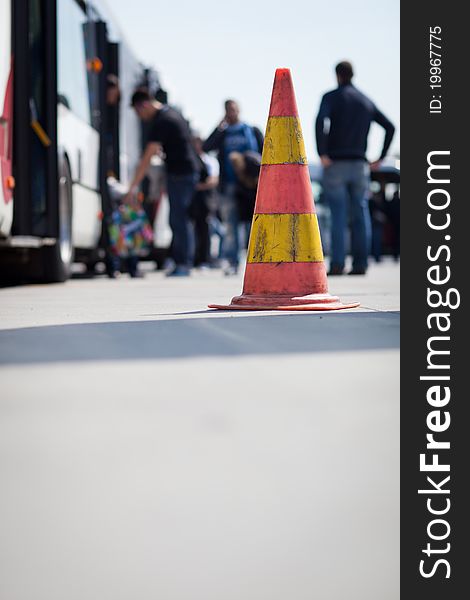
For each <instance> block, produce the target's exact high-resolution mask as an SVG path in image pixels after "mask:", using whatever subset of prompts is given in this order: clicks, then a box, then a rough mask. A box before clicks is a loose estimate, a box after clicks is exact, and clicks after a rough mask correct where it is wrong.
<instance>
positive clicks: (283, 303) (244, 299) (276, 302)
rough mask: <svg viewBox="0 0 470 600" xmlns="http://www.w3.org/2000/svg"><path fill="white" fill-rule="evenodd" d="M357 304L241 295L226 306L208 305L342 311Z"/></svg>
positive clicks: (312, 296)
mask: <svg viewBox="0 0 470 600" xmlns="http://www.w3.org/2000/svg"><path fill="white" fill-rule="evenodd" d="M358 306H359V302H352V303H349V304H343V303H342V302H341V301H340V299H339V298H338V297H337V296H330V294H310V295H308V296H286V295H273V296H254V295H251V294H250V295H246V294H245V295H242V296H235V298H232V302H231V303H230V304H228V305H222V304H209V308H217V309H219V310H311V311H313V310H319V311H320V310H343V309H346V308H357V307H358Z"/></svg>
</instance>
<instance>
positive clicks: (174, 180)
mask: <svg viewBox="0 0 470 600" xmlns="http://www.w3.org/2000/svg"><path fill="white" fill-rule="evenodd" d="M131 105H132V107H133V108H134V110H135V112H136V113H137V115H138V117H139V118H140V119H141V120H142V121H145V122H147V123H148V124H149V134H148V139H147V145H146V147H145V150H144V153H143V155H142V158H141V159H140V162H139V165H138V167H137V169H136V173H135V175H134V178H133V180H132V183H131V185H130V190H129V192H128V196H131V195H132V194H133V193H135V192H136V191H137V189H138V186H139V184H140V182H141V181H142V179H143V178H144V177H145V175H146V173H147V170H148V168H149V165H150V161H151V158H152V156H153V155H154V154H157V153H158V152H159V149H160V148H163V152H164V155H165V165H166V174H167V190H168V199H169V202H170V227H171V230H172V232H173V242H172V246H171V248H172V254H173V259H174V261H175V267H174V269H173V270H172V271H170V272H169V273H168V276H170V277H172V276H173V277H183V276H187V275H189V274H190V261H191V256H190V254H191V231H190V222H189V214H188V210H189V206H190V204H191V199H192V197H193V193H194V187H195V185H196V181H197V162H196V156H195V152H194V150H193V147H192V144H191V135H190V131H189V127H188V124H187V123H186V121H185V120H184V119H183V117H182V116H181V115H180V114H179V113H178V112H177V111H176V110H174V109H173V108H170V107H169V106H168V105H166V104H162V103H161V102H158V101H157V100H155V99H154V98H152V97H151V96H150V94H149V93H148V92H147V91H145V90H137V91H136V92H135V93H134V95H133V96H132V100H131Z"/></svg>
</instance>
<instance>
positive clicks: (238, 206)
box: [124, 89, 263, 277]
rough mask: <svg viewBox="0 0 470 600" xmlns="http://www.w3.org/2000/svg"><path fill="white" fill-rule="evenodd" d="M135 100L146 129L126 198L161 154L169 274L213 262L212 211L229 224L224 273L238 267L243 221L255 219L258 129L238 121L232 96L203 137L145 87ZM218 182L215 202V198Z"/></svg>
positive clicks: (260, 141)
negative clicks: (170, 237)
mask: <svg viewBox="0 0 470 600" xmlns="http://www.w3.org/2000/svg"><path fill="white" fill-rule="evenodd" d="M131 104H132V106H133V108H134V110H135V112H136V113H137V115H138V116H139V118H140V119H141V120H142V121H144V122H145V123H147V130H148V135H147V141H146V145H145V149H144V152H143V154H142V157H141V159H140V162H139V164H138V166H137V169H136V172H135V175H134V177H133V179H132V181H131V184H130V187H129V191H128V193H127V195H126V197H125V198H124V202H126V201H131V200H132V198H133V197H134V196H135V195H136V194H137V193H138V190H139V186H140V184H141V182H142V180H143V179H144V178H145V176H146V174H147V171H148V169H149V166H150V163H151V160H152V157H153V156H154V155H155V154H160V155H162V156H163V157H164V161H165V166H166V189H167V193H168V199H169V204H170V227H171V230H172V233H173V240H172V244H171V258H172V259H173V261H174V266H173V268H172V269H171V270H170V271H169V272H168V273H167V275H168V276H170V277H184V276H188V275H189V274H190V269H191V267H192V266H205V265H207V266H210V263H211V249H210V237H211V235H210V234H211V221H210V218H209V217H210V216H211V215H213V216H214V217H220V219H221V221H222V224H223V228H224V235H223V236H222V239H221V248H220V254H221V258H222V260H223V261H224V267H225V273H226V274H232V273H236V272H237V269H238V256H239V229H240V228H239V225H240V223H241V222H245V223H247V224H249V223H250V222H251V216H252V214H253V209H254V201H255V196H256V186H257V180H258V174H259V168H260V165H261V151H262V147H263V136H262V134H261V132H260V131H259V129H257V128H255V127H252V126H250V125H248V124H246V123H244V122H243V121H241V119H240V109H239V106H238V104H237V102H235V100H227V101H226V102H225V115H224V118H223V119H222V121H221V122H220V123H219V125H218V126H217V127H216V128H215V129H214V131H213V132H212V134H211V135H210V136H209V138H208V139H207V140H205V141H204V140H202V139H201V137H200V136H198V135H195V134H194V133H192V132H191V130H190V127H189V125H188V123H187V122H186V121H185V119H184V118H183V117H182V115H181V114H180V113H179V112H178V111H176V110H175V109H174V108H171V107H170V106H168V105H166V104H162V103H161V102H159V101H157V100H155V99H154V98H152V97H151V96H150V94H149V93H148V91H146V90H142V89H140V90H137V91H136V92H135V93H134V94H133V96H132V100H131ZM211 151H215V152H216V153H217V159H215V158H214V157H213V156H211V155H210V154H209V152H211ZM216 189H217V191H218V195H217V198H218V201H217V202H214V191H215V190H216ZM246 239H248V237H247V238H246Z"/></svg>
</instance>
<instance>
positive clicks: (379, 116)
mask: <svg viewBox="0 0 470 600" xmlns="http://www.w3.org/2000/svg"><path fill="white" fill-rule="evenodd" d="M374 121H375V122H376V123H378V124H379V125H381V126H382V127H383V128H384V129H385V139H384V145H383V148H382V153H381V154H380V158H379V161H380V160H382V159H383V158H385V156H386V155H387V152H388V149H389V148H390V144H391V143H392V139H393V134H394V133H395V127H394V125H393V123H392V122H391V121H389V120H388V119H387V117H386V116H385V115H384V114H383V113H381V112H380V110H379V109H378V108H377V107H376V108H375V111H374Z"/></svg>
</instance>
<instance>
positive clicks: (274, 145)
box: [209, 69, 359, 310]
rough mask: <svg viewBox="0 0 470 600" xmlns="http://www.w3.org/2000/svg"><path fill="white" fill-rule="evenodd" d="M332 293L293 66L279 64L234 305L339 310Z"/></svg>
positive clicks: (211, 306) (242, 306) (220, 306)
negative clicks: (240, 284) (242, 273)
mask: <svg viewBox="0 0 470 600" xmlns="http://www.w3.org/2000/svg"><path fill="white" fill-rule="evenodd" d="M356 306H359V303H357V302H356V303H352V304H342V303H341V302H340V300H339V298H337V297H336V296H331V295H330V294H329V293H328V282H327V278H326V269H325V263H324V260H323V250H322V245H321V239H320V230H319V227H318V220H317V216H316V214H315V204H314V201H313V194H312V186H311V183H310V176H309V171H308V162H307V157H306V154H305V147H304V141H303V137H302V129H301V127H300V120H299V115H298V111H297V104H296V101H295V94H294V88H293V85H292V79H291V74H290V71H289V69H277V70H276V75H275V78H274V86H273V92H272V97H271V106H270V109H269V118H268V125H267V128H266V137H265V140H264V146H263V155H262V159H261V170H260V177H259V182H258V192H257V195H256V205H255V212H254V215H253V222H252V227H251V235H250V242H249V245H248V255H247V264H246V270H245V280H244V284H243V293H242V295H241V296H236V297H235V298H233V299H232V302H231V303H230V304H229V305H227V306H223V305H219V304H210V305H209V308H219V309H234V310H338V309H342V308H355V307H356Z"/></svg>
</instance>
